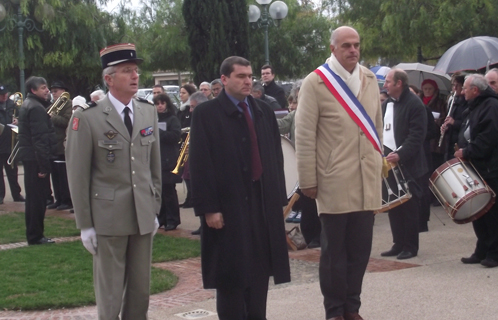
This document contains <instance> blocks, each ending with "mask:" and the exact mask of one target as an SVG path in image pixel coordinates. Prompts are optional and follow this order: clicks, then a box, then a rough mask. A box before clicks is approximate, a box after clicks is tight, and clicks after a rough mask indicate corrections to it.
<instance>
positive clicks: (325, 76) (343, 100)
mask: <svg viewBox="0 0 498 320" xmlns="http://www.w3.org/2000/svg"><path fill="white" fill-rule="evenodd" d="M315 73H316V74H318V75H319V76H320V78H322V80H323V82H324V83H325V85H326V86H327V88H328V89H329V90H330V92H331V93H332V95H333V96H334V97H335V98H336V100H337V102H339V104H340V105H341V106H342V107H343V108H344V110H346V112H347V113H348V114H349V116H350V117H351V119H353V121H354V122H355V123H356V124H357V125H358V126H359V127H360V128H361V130H362V131H363V132H364V133H365V136H366V137H367V138H368V140H369V141H370V142H371V143H372V145H373V147H374V148H375V150H377V151H378V152H379V153H380V154H381V155H383V154H382V145H381V143H380V139H379V135H378V134H377V130H376V128H375V125H374V124H373V121H372V119H371V118H370V116H369V115H368V113H367V112H366V110H365V108H364V107H363V106H362V105H361V103H360V101H359V100H358V99H357V98H356V96H355V95H354V94H353V92H351V89H349V87H348V86H347V84H346V83H345V82H344V80H342V78H341V77H339V76H338V75H337V74H336V73H335V72H334V71H332V69H330V67H329V65H328V64H327V63H325V64H323V65H321V66H320V67H318V68H317V69H316V70H315Z"/></svg>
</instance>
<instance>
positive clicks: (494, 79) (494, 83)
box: [485, 68, 498, 93]
mask: <svg viewBox="0 0 498 320" xmlns="http://www.w3.org/2000/svg"><path fill="white" fill-rule="evenodd" d="M485 77H486V81H487V82H488V85H489V86H490V87H491V89H493V91H494V92H496V93H498V69H497V68H493V69H491V70H489V71H488V72H486V76H485Z"/></svg>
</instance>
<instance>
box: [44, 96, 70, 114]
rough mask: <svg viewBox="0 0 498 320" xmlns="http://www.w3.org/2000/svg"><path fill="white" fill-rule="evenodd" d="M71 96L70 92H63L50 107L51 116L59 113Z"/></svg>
mask: <svg viewBox="0 0 498 320" xmlns="http://www.w3.org/2000/svg"><path fill="white" fill-rule="evenodd" d="M70 98H71V96H70V95H69V92H63V93H62V94H61V96H60V97H59V98H57V100H55V102H54V103H52V105H51V106H50V108H48V110H47V113H48V114H49V115H51V116H53V115H58V114H59V113H60V112H61V111H62V109H64V107H65V106H66V104H67V103H68V102H69V99H70Z"/></svg>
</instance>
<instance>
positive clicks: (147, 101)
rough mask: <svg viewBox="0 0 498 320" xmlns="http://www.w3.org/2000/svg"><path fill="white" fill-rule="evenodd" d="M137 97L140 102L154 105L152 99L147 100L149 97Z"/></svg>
mask: <svg viewBox="0 0 498 320" xmlns="http://www.w3.org/2000/svg"><path fill="white" fill-rule="evenodd" d="M136 99H137V100H138V101H140V102H143V103H147V104H150V105H151V106H153V105H154V104H153V103H152V102H151V101H149V100H147V99H144V98H138V97H137V98H136Z"/></svg>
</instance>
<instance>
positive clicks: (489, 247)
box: [472, 178, 498, 261]
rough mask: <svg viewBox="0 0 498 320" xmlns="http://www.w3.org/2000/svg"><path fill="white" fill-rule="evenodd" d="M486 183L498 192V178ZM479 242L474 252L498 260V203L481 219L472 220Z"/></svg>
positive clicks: (487, 180)
mask: <svg viewBox="0 0 498 320" xmlns="http://www.w3.org/2000/svg"><path fill="white" fill-rule="evenodd" d="M486 183H487V184H488V185H489V186H490V187H491V189H493V191H494V192H495V193H497V192H498V179H496V178H495V179H486ZM472 226H473V227H474V232H475V234H476V236H477V243H476V248H475V251H474V254H475V255H476V256H477V257H478V258H479V259H481V260H483V259H486V258H487V259H491V260H494V261H498V203H495V204H494V205H493V207H491V209H490V210H489V211H488V212H487V213H485V214H484V215H483V216H482V217H480V218H479V219H477V220H475V221H472Z"/></svg>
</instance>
